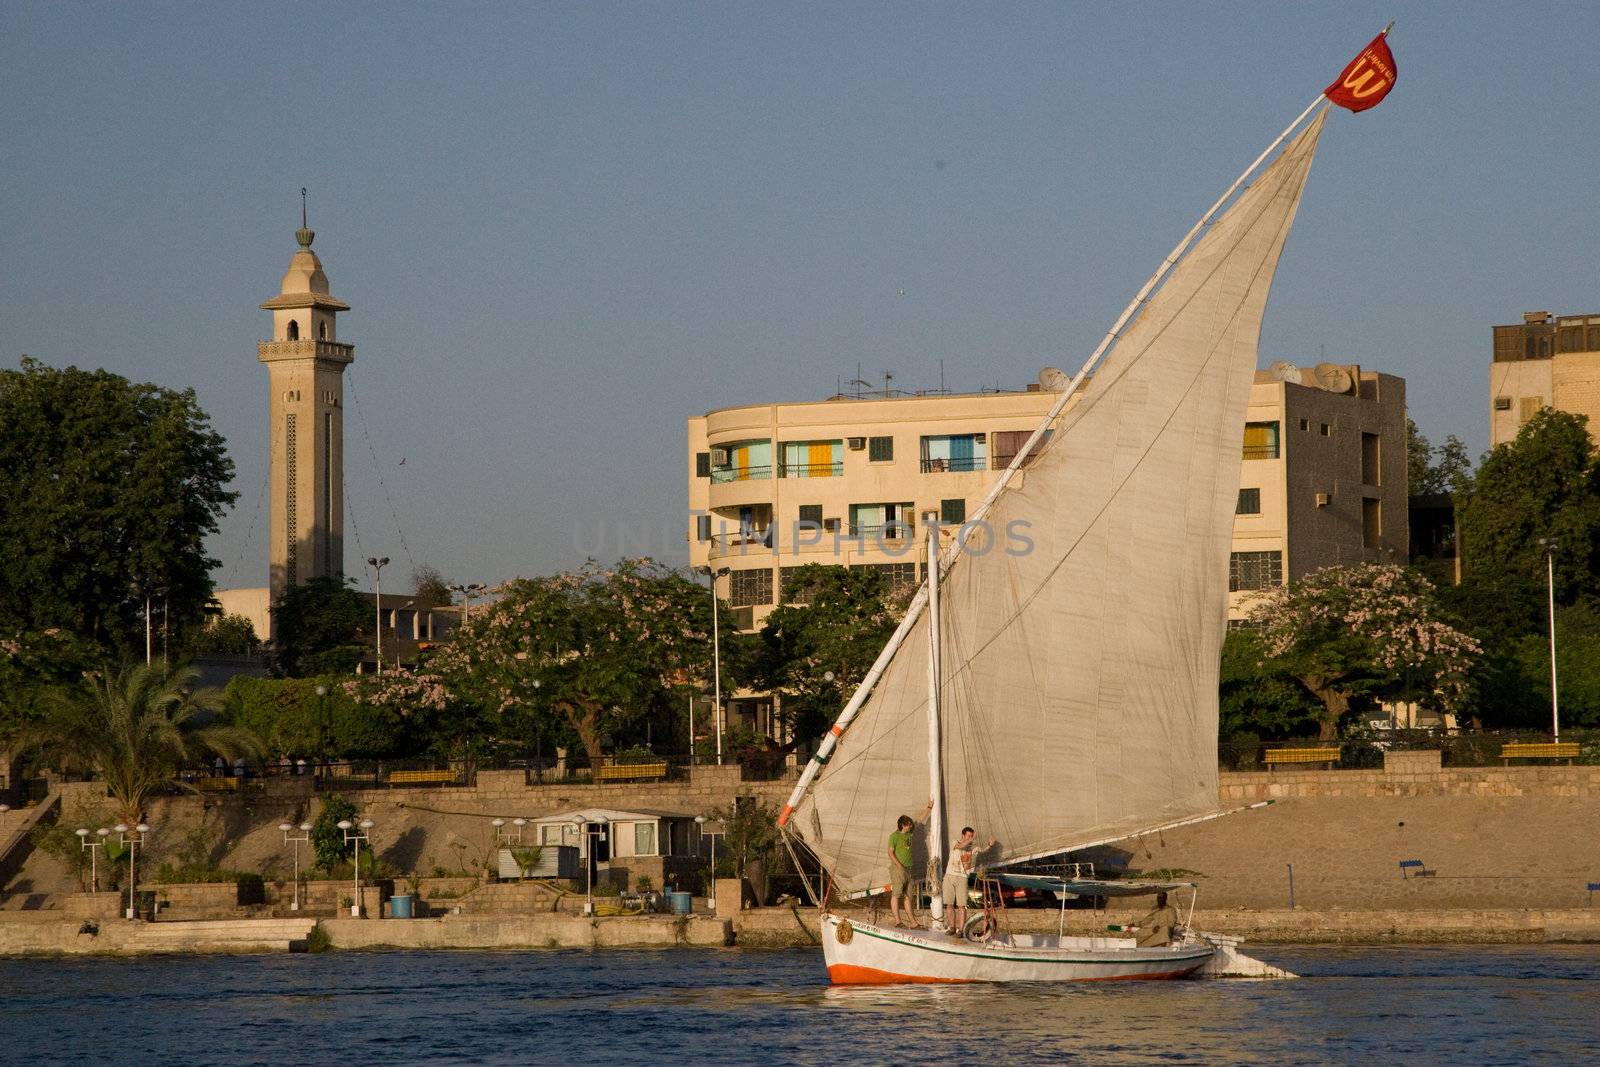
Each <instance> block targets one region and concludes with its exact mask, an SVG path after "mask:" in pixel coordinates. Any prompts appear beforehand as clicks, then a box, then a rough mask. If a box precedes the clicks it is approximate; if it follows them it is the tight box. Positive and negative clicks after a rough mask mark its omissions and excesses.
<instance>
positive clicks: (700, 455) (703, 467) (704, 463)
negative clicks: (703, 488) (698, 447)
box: [694, 452, 711, 478]
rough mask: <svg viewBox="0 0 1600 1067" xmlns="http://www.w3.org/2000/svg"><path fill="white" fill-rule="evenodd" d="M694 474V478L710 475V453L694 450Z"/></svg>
mask: <svg viewBox="0 0 1600 1067" xmlns="http://www.w3.org/2000/svg"><path fill="white" fill-rule="evenodd" d="M694 476H695V477H696V478H709V477H711V453H710V452H696V453H695V454H694Z"/></svg>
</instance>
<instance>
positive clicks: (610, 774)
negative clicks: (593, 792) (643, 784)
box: [594, 760, 667, 782]
mask: <svg viewBox="0 0 1600 1067" xmlns="http://www.w3.org/2000/svg"><path fill="white" fill-rule="evenodd" d="M666 776H667V761H666V760H660V761H658V762H656V763H613V764H610V765H609V766H605V767H596V768H595V772H594V780H595V781H597V782H634V781H643V780H645V779H658V778H665V777H666Z"/></svg>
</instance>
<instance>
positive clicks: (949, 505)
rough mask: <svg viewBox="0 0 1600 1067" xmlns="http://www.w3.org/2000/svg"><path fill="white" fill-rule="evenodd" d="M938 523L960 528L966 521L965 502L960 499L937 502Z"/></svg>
mask: <svg viewBox="0 0 1600 1067" xmlns="http://www.w3.org/2000/svg"><path fill="white" fill-rule="evenodd" d="M939 521H940V522H941V523H942V524H944V525H945V526H960V525H961V524H962V523H964V522H966V521H967V502H966V500H965V499H963V498H961V497H957V498H956V499H955V500H941V501H939Z"/></svg>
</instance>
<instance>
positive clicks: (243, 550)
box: [227, 466, 272, 578]
mask: <svg viewBox="0 0 1600 1067" xmlns="http://www.w3.org/2000/svg"><path fill="white" fill-rule="evenodd" d="M271 475H272V468H271V467H270V466H269V467H268V468H267V471H266V473H264V474H262V475H261V488H260V489H258V490H257V491H256V507H255V511H254V512H252V513H251V515H250V525H249V526H248V527H246V528H245V531H244V542H243V543H242V544H240V546H239V558H238V559H236V560H234V562H233V566H232V567H229V568H228V571H227V573H228V574H229V575H231V576H233V577H234V578H238V576H239V575H240V573H241V570H242V568H243V567H244V557H245V556H246V555H247V554H248V553H249V551H250V546H251V544H253V543H254V541H255V536H256V522H257V521H258V520H259V519H260V518H261V502H262V501H263V500H265V499H266V498H267V482H268V480H269V479H270V478H271Z"/></svg>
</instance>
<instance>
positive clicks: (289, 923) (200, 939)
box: [129, 919, 317, 952]
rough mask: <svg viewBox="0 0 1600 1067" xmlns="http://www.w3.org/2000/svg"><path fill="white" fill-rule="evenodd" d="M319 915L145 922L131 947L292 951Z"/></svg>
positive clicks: (174, 949) (150, 949)
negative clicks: (308, 917) (303, 917)
mask: <svg viewBox="0 0 1600 1067" xmlns="http://www.w3.org/2000/svg"><path fill="white" fill-rule="evenodd" d="M316 925H317V922H316V920H315V919H209V920H208V919H196V920H190V921H178V922H154V923H144V924H141V926H140V928H139V930H138V931H137V932H136V933H135V934H134V936H133V937H132V938H130V942H129V947H130V948H136V949H142V950H145V951H161V950H163V949H168V950H170V951H173V952H229V951H234V952H243V951H277V952H288V951H291V949H292V948H293V947H294V946H295V944H296V943H300V944H302V945H303V944H304V942H305V940H306V938H308V937H310V936H311V931H312V929H313V928H314V927H315V926H316Z"/></svg>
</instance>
